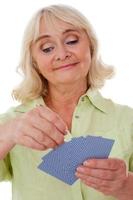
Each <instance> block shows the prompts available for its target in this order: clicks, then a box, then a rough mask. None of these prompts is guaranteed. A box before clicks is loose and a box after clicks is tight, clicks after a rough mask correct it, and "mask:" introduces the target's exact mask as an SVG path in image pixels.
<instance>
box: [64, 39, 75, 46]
mask: <svg viewBox="0 0 133 200" xmlns="http://www.w3.org/2000/svg"><path fill="white" fill-rule="evenodd" d="M76 43H78V39H75V40H70V41H67V42H66V44H69V45H73V44H76Z"/></svg>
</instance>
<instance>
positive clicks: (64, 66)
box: [55, 62, 79, 70]
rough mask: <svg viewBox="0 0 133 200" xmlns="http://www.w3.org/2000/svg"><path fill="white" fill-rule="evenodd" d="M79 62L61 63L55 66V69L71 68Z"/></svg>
mask: <svg viewBox="0 0 133 200" xmlns="http://www.w3.org/2000/svg"><path fill="white" fill-rule="evenodd" d="M78 63H79V62H75V63H70V64H66V65H62V66H60V67H57V68H55V70H58V69H65V68H71V67H73V66H75V65H76V64H78Z"/></svg>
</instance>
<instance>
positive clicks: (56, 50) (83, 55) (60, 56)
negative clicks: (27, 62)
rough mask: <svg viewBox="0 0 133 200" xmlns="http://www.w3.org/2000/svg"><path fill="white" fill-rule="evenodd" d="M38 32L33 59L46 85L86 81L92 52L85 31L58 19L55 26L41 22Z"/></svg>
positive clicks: (33, 48)
mask: <svg viewBox="0 0 133 200" xmlns="http://www.w3.org/2000/svg"><path fill="white" fill-rule="evenodd" d="M39 31H40V34H39V37H38V38H37V40H36V41H35V43H34V44H33V46H32V56H33V58H34V60H35V62H36V63H37V66H38V68H39V71H40V73H41V74H42V75H43V76H44V77H45V79H47V80H48V83H49V84H54V85H59V84H71V83H74V82H76V81H77V82H78V83H80V82H79V81H83V80H86V76H87V74H88V71H89V68H90V63H91V52H90V43H89V39H88V36H87V34H86V33H85V31H83V30H81V29H78V28H75V27H74V26H72V25H71V24H68V23H65V22H63V21H61V20H58V19H57V20H56V25H53V24H52V23H49V24H48V23H45V21H44V19H41V21H40V30H39Z"/></svg>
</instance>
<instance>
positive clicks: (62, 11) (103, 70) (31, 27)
mask: <svg viewBox="0 0 133 200" xmlns="http://www.w3.org/2000/svg"><path fill="white" fill-rule="evenodd" d="M43 16H44V17H46V18H49V19H50V18H51V19H54V18H58V19H60V20H62V21H64V22H67V23H70V24H72V25H73V26H75V27H77V28H80V29H84V30H85V31H86V33H87V34H88V37H89V39H90V46H91V56H92V57H91V59H92V61H91V67H90V70H89V72H88V83H89V87H90V88H96V89H99V88H101V87H102V86H103V85H104V82H105V80H106V79H109V78H110V77H112V75H113V74H114V69H113V67H112V66H109V65H105V64H104V63H103V62H102V60H101V59H100V57H99V55H98V41H97V38H96V35H95V33H94V30H93V28H92V26H91V24H90V23H89V21H88V20H87V19H86V17H85V16H83V15H82V14H81V13H80V12H79V11H78V10H76V9H75V8H72V7H70V6H66V5H51V6H48V7H45V8H43V9H40V10H39V11H38V12H37V13H36V14H35V15H34V16H33V17H32V19H31V21H30V22H29V24H28V26H27V28H26V30H25V34H24V39H23V46H22V52H21V60H20V64H19V66H18V69H20V70H21V71H22V73H23V75H24V78H23V80H22V82H21V83H20V85H19V86H18V88H16V89H15V90H13V93H12V95H13V97H14V98H15V99H16V100H17V101H20V102H21V103H26V102H27V101H29V100H32V99H35V98H37V97H39V96H41V95H42V96H46V95H47V81H46V79H45V78H44V77H43V76H42V75H41V74H40V73H39V72H38V70H37V68H36V67H35V63H34V61H33V59H32V52H31V45H32V44H33V43H34V41H35V40H36V38H37V37H38V36H39V25H40V20H41V18H42V17H43Z"/></svg>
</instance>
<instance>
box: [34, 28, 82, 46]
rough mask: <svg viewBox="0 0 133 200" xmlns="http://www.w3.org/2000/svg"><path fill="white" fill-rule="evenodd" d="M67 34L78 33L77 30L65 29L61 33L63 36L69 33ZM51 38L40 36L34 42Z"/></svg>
mask: <svg viewBox="0 0 133 200" xmlns="http://www.w3.org/2000/svg"><path fill="white" fill-rule="evenodd" d="M69 32H79V31H78V30H77V29H66V30H65V31H63V33H62V34H63V35H64V34H66V33H69ZM50 37H51V36H50V35H47V34H46V35H40V36H39V37H38V38H37V39H36V40H35V43H37V42H38V41H40V40H41V39H44V38H50Z"/></svg>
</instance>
